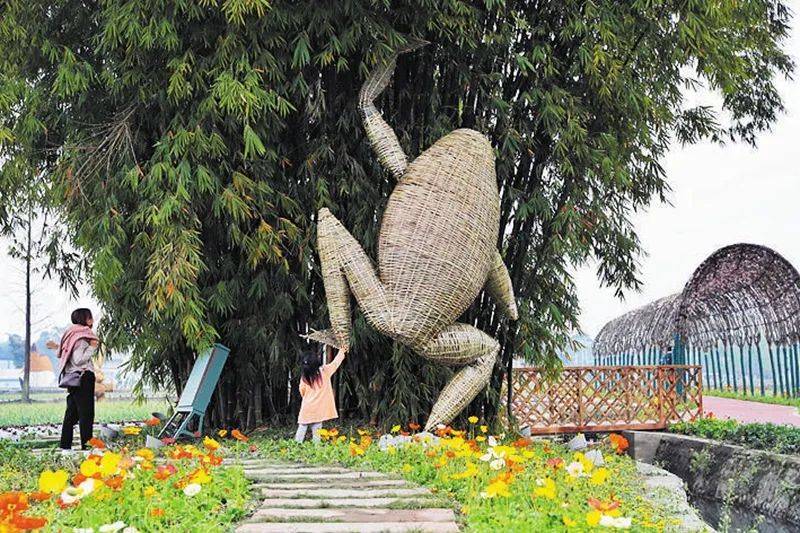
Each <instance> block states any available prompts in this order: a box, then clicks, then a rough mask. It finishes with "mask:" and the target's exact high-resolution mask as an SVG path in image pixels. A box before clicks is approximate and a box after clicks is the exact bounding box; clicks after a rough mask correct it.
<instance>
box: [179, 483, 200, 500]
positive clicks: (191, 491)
mask: <svg viewBox="0 0 800 533" xmlns="http://www.w3.org/2000/svg"><path fill="white" fill-rule="evenodd" d="M183 493H184V494H186V495H187V496H189V497H190V498H191V497H192V496H197V495H198V494H199V493H200V485H198V484H197V483H189V484H188V485H186V487H184V489H183Z"/></svg>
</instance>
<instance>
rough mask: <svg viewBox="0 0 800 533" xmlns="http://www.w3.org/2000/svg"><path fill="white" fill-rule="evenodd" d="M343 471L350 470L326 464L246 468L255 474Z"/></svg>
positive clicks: (333, 472) (248, 472) (312, 474)
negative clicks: (301, 466) (320, 465)
mask: <svg viewBox="0 0 800 533" xmlns="http://www.w3.org/2000/svg"><path fill="white" fill-rule="evenodd" d="M341 472H349V470H347V469H346V468H341V467H338V466H325V467H320V468H313V467H307V468H245V469H244V473H245V475H248V474H255V475H258V476H266V475H271V476H272V475H281V474H308V475H311V476H315V475H317V474H338V473H341Z"/></svg>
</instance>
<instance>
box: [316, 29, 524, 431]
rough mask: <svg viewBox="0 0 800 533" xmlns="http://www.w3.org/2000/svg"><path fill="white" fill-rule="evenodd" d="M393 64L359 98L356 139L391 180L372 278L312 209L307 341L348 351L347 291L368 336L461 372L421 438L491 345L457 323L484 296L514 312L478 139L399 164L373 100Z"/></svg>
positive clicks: (444, 141)
mask: <svg viewBox="0 0 800 533" xmlns="http://www.w3.org/2000/svg"><path fill="white" fill-rule="evenodd" d="M422 44H424V43H421V42H418V43H413V44H412V45H410V46H409V47H407V48H406V49H404V50H402V51H400V53H402V52H407V51H410V50H413V49H415V48H416V47H418V46H420V45H422ZM396 57H397V55H395V56H394V57H392V58H391V59H390V60H389V61H387V62H386V63H385V64H383V65H381V66H380V67H378V68H377V69H376V70H374V71H373V72H372V73H371V74H370V75H369V76H368V78H367V80H366V82H365V84H364V86H363V87H362V89H361V94H360V98H359V105H360V110H361V113H362V117H363V120H364V127H365V129H366V132H367V137H368V139H369V141H370V143H371V145H372V147H373V149H374V150H375V152H376V154H377V156H378V159H379V161H380V162H381V164H382V165H383V167H384V168H385V169H386V170H387V171H388V172H390V173H391V174H392V175H393V176H394V177H395V178H396V179H397V180H398V181H397V185H396V187H395V188H394V190H393V191H392V193H391V195H390V196H389V201H388V203H387V205H386V210H385V212H384V214H383V219H382V221H381V226H380V235H379V244H378V270H377V272H376V270H375V268H374V267H373V264H372V262H371V261H370V259H369V257H368V256H367V255H366V253H365V252H364V251H363V249H362V248H361V245H360V244H359V243H358V241H356V239H355V238H354V237H353V236H352V235H351V234H350V233H349V232H348V231H347V229H345V227H344V226H343V225H342V224H341V222H339V220H337V219H336V218H335V217H334V216H333V214H332V213H331V212H330V211H329V210H328V209H321V210H320V212H319V217H318V226H317V245H318V250H319V256H320V262H321V265H322V278H323V282H324V286H325V294H326V297H327V304H328V312H329V315H330V320H331V328H330V329H328V330H325V331H316V332H312V333H311V334H310V335H308V337H309V338H311V339H313V340H317V341H320V342H323V343H325V344H328V345H333V346H337V347H340V348H348V347H349V344H350V331H351V317H350V294H351V293H352V294H353V295H354V296H355V299H356V302H357V303H358V305H359V307H360V308H361V310H362V311H363V313H364V315H365V316H366V318H367V321H368V322H369V323H370V324H371V325H372V326H373V327H374V328H375V329H377V330H378V331H380V332H381V333H383V334H385V335H388V336H389V337H391V338H393V339H395V340H397V341H398V342H401V343H403V344H404V345H406V346H409V347H410V348H411V349H412V350H413V351H414V352H415V353H417V354H419V355H420V356H422V357H425V358H427V359H430V360H432V361H435V362H437V363H441V364H444V365H451V366H460V367H463V368H461V370H459V371H458V372H457V373H456V375H455V376H454V377H453V378H452V380H451V381H450V382H449V383H448V384H447V385H446V386H445V388H444V390H443V391H442V392H441V394H440V396H439V398H438V400H437V401H436V403H435V405H434V406H433V409H432V410H431V414H430V416H429V417H428V421H427V423H426V426H425V429H426V430H430V429H432V428H434V427H436V425H438V424H442V423H444V424H446V423H448V422H450V421H451V420H452V419H453V418H454V417H455V416H457V415H458V414H459V413H460V412H461V410H462V409H464V407H466V405H467V404H468V403H469V402H470V401H472V399H474V398H475V396H477V394H478V393H479V392H480V391H481V390H482V389H483V388H484V387H486V385H487V384H488V382H489V378H490V376H491V372H492V368H493V367H494V364H495V360H496V358H497V353H498V351H499V348H500V346H499V344H498V342H497V341H496V340H495V339H494V338H492V337H490V336H489V335H487V334H486V333H484V332H482V331H480V330H479V329H477V328H475V327H473V326H471V325H469V324H464V323H459V322H456V320H457V319H458V317H459V316H461V314H462V313H463V312H464V311H465V310H466V309H467V308H468V307H469V306H470V304H472V302H473V301H474V300H475V298H477V296H478V295H479V293H480V291H481V290H482V289H484V288H485V289H486V291H487V293H488V294H489V295H490V296H491V297H493V298H494V300H495V301H496V302H497V303H498V307H499V308H500V309H501V310H502V311H503V312H504V313H505V314H506V315H507V316H508V317H509V318H511V319H512V320H516V318H517V307H516V303H515V300H514V292H513V288H512V286H511V279H510V277H509V275H508V271H507V269H506V267H505V264H504V263H503V259H502V258H501V256H500V253H499V252H498V250H497V240H498V236H499V225H500V199H499V195H498V189H497V180H496V176H495V158H494V152H493V150H492V146H491V145H490V143H489V140H488V139H487V138H486V137H485V136H484V135H482V134H481V133H478V132H477V131H474V130H470V129H459V130H455V131H453V132H451V133H449V134H447V135H445V136H444V137H442V138H441V139H439V140H438V141H436V143H434V145H433V146H431V147H430V148H428V149H427V150H425V151H424V152H423V153H422V154H421V155H420V156H419V157H417V158H416V159H415V160H413V161H411V162H410V163H409V162H408V158H407V157H406V155H405V153H404V152H403V149H402V148H401V147H400V143H399V142H398V139H397V136H396V135H395V133H394V131H393V130H392V129H391V127H390V126H389V125H388V124H387V123H386V122H385V121H384V119H383V117H382V116H381V114H380V112H379V111H378V110H377V108H376V107H375V104H374V103H373V102H374V100H375V98H376V97H377V96H378V95H379V94H380V93H381V92H382V91H383V89H384V88H386V86H387V85H388V83H389V80H390V79H391V75H392V72H393V71H394V67H395V61H396Z"/></svg>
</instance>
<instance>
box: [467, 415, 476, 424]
mask: <svg viewBox="0 0 800 533" xmlns="http://www.w3.org/2000/svg"><path fill="white" fill-rule="evenodd" d="M467 421H468V422H469V423H470V424H477V423H478V417H477V416H471V417H469V418H467Z"/></svg>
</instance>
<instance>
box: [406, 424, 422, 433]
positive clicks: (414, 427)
mask: <svg viewBox="0 0 800 533" xmlns="http://www.w3.org/2000/svg"><path fill="white" fill-rule="evenodd" d="M421 427H422V426H420V425H419V424H417V423H416V422H409V423H408V429H410V430H411V431H417V430H419V428H421Z"/></svg>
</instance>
